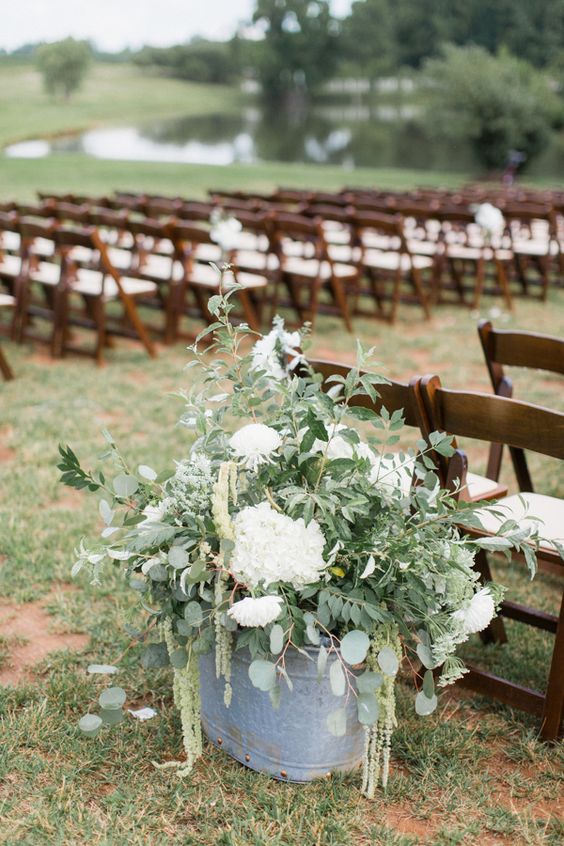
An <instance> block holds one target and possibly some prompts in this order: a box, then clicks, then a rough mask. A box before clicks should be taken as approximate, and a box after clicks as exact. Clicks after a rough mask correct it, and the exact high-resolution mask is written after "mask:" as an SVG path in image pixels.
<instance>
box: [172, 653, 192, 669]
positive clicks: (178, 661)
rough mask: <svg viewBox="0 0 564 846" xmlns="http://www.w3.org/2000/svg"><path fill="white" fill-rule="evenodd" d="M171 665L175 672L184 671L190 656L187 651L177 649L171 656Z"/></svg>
mask: <svg viewBox="0 0 564 846" xmlns="http://www.w3.org/2000/svg"><path fill="white" fill-rule="evenodd" d="M170 663H171V664H172V666H173V667H174V669H175V670H182V668H183V667H185V666H186V664H187V663H188V655H187V654H186V650H185V649H175V650H174V652H173V653H172V654H171V656H170Z"/></svg>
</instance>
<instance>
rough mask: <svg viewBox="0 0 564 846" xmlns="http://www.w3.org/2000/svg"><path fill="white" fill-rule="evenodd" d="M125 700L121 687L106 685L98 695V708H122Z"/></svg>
mask: <svg viewBox="0 0 564 846" xmlns="http://www.w3.org/2000/svg"><path fill="white" fill-rule="evenodd" d="M125 700H126V694H125V690H123V688H121V687H108V688H107V689H106V690H103V691H102V693H101V694H100V696H99V697H98V702H99V704H100V708H103V709H105V710H112V709H116V708H122V707H123V705H124V703H125Z"/></svg>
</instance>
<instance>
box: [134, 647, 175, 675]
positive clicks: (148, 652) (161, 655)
mask: <svg viewBox="0 0 564 846" xmlns="http://www.w3.org/2000/svg"><path fill="white" fill-rule="evenodd" d="M169 663H170V661H169V657H168V649H167V648H166V643H165V642H164V641H161V643H150V644H149V645H148V646H147V647H146V649H145V651H144V652H143V654H142V656H141V665H142V666H143V667H144V668H145V669H146V670H156V669H158V668H159V667H168V665H169Z"/></svg>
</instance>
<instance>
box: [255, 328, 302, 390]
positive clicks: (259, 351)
mask: <svg viewBox="0 0 564 846" xmlns="http://www.w3.org/2000/svg"><path fill="white" fill-rule="evenodd" d="M300 343H301V339H300V333H299V332H287V331H286V330H285V329H284V321H283V319H282V318H281V317H278V316H276V317H275V318H274V320H273V321H272V329H271V331H270V332H269V333H268V335H264V336H263V337H262V338H260V339H259V340H258V341H257V342H256V344H255V345H254V347H253V349H252V350H251V358H252V364H251V370H264V371H265V372H266V374H267V375H268V376H269V377H270V378H271V379H275V380H276V381H277V382H280V381H282V379H286V378H287V377H288V376H289V374H290V372H291V371H292V370H293V369H294V368H295V367H296V365H297V364H298V362H299V361H301V359H302V358H303V356H302V355H301V353H300V351H299V347H300ZM290 356H291V361H290V363H288V357H290Z"/></svg>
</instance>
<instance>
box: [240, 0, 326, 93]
mask: <svg viewBox="0 0 564 846" xmlns="http://www.w3.org/2000/svg"><path fill="white" fill-rule="evenodd" d="M253 20H254V22H255V23H257V24H259V25H260V26H262V27H263V29H264V40H263V41H261V42H259V43H258V44H257V50H256V71H257V75H258V78H259V81H260V83H261V85H262V89H263V93H264V95H265V97H266V98H267V99H268V100H270V101H275V102H278V101H280V100H281V99H284V97H286V96H288V95H290V94H292V93H294V92H301V93H303V94H305V95H310V94H314V93H315V92H316V91H318V90H319V88H320V87H321V85H322V84H323V83H324V82H325V81H326V80H328V79H330V78H331V77H332V76H333V73H334V71H335V70H336V67H337V64H338V61H339V56H338V44H339V37H338V29H339V27H338V22H337V21H336V20H335V19H334V18H333V17H332V15H331V10H330V8H329V3H328V0H258V2H257V5H256V10H255V13H254V16H253Z"/></svg>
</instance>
